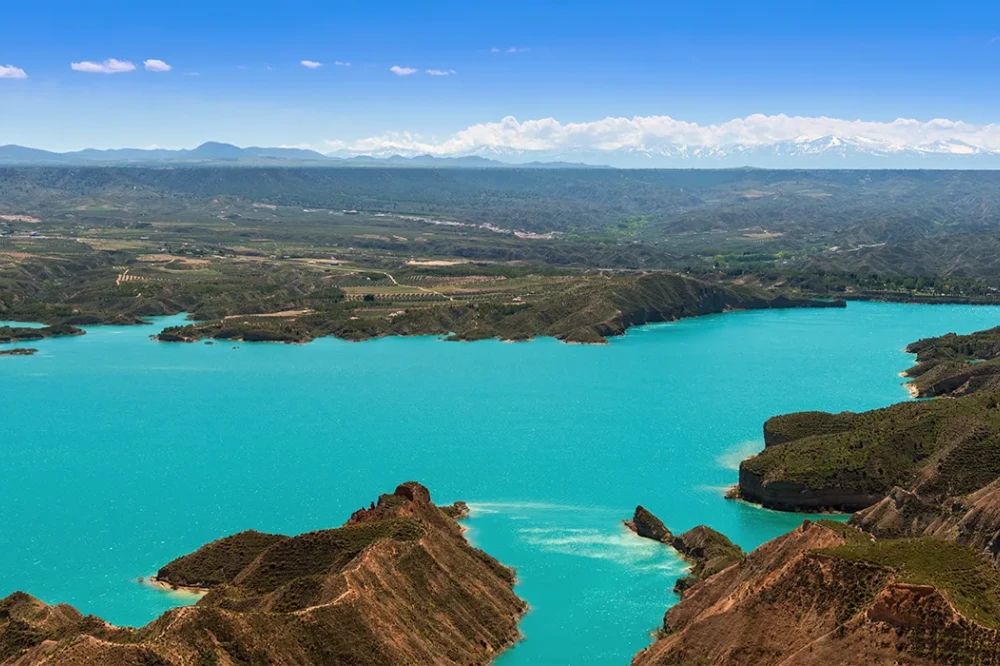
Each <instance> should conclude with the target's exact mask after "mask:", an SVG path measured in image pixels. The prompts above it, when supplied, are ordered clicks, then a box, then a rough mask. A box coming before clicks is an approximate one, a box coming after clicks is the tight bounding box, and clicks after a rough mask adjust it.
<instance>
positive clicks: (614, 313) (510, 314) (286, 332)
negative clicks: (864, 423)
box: [158, 272, 846, 343]
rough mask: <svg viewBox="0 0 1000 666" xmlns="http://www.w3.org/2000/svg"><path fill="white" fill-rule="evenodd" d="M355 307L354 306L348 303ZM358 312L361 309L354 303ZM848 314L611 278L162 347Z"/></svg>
mask: <svg viewBox="0 0 1000 666" xmlns="http://www.w3.org/2000/svg"><path fill="white" fill-rule="evenodd" d="M349 305H350V304H349ZM355 305H356V304H355ZM830 307H834V308H842V307H846V303H845V301H843V300H820V299H812V298H797V297H796V298H792V297H788V296H785V295H781V294H776V293H775V292H772V291H766V290H763V289H759V288H752V287H747V286H742V285H725V286H722V285H716V284H709V283H707V282H703V281H701V280H697V279H694V278H691V277H688V276H685V275H680V274H676V273H668V272H650V273H647V274H642V275H636V276H615V277H610V276H609V277H608V278H607V279H606V280H602V281H600V282H594V281H588V282H582V283H573V282H568V283H567V284H566V286H564V287H563V288H562V289H561V290H558V291H555V292H553V293H552V294H550V295H547V296H545V297H542V298H539V299H538V300H531V301H521V302H507V303H496V302H473V303H461V304H457V303H455V302H449V303H447V304H440V305H435V306H433V307H420V308H409V307H404V308H401V309H399V310H397V311H395V312H393V313H392V316H391V317H386V316H375V315H374V314H373V313H370V312H368V311H366V310H364V309H359V308H354V307H348V306H344V307H333V308H330V309H327V310H322V311H319V310H316V311H307V312H297V313H295V314H294V315H289V316H287V317H276V316H267V317H265V316H257V315H246V316H240V315H231V316H227V317H223V318H221V319H217V320H212V321H206V322H202V323H196V324H194V323H193V324H189V325H186V326H174V327H169V328H166V329H164V330H163V331H162V332H161V333H160V334H159V336H158V339H159V340H160V341H161V342H195V341H198V340H202V339H205V338H216V339H222V340H242V341H247V342H308V341H309V340H313V339H315V338H319V337H325V336H334V337H338V338H342V339H345V340H369V339H372V338H377V337H383V336H387V335H445V336H448V339H449V340H459V341H465V340H482V339H488V338H498V339H501V340H528V339H531V338H533V337H539V336H547V337H554V338H556V339H558V340H563V341H566V342H579V343H605V342H607V340H608V338H609V337H614V336H619V335H624V333H625V331H626V330H628V329H629V328H631V327H632V326H638V325H641V324H649V323H655V322H665V321H676V320H678V319H683V318H686V317H697V316H700V315H706V314H717V313H721V312H727V311H730V310H760V309H770V308H781V309H785V308H830Z"/></svg>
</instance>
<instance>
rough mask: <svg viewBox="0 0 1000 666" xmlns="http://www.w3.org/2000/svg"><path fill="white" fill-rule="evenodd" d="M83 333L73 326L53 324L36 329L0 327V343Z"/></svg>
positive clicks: (28, 327)
mask: <svg viewBox="0 0 1000 666" xmlns="http://www.w3.org/2000/svg"><path fill="white" fill-rule="evenodd" d="M84 333H86V331H84V330H83V329H82V328H78V327H76V326H74V325H73V324H54V325H52V326H42V327H37V328H36V327H30V326H0V343H3V342H25V341H29V340H44V339H45V338H55V337H62V336H70V335H83V334H84Z"/></svg>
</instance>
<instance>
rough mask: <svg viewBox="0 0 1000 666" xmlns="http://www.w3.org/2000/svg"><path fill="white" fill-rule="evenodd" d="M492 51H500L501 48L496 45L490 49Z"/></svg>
mask: <svg viewBox="0 0 1000 666" xmlns="http://www.w3.org/2000/svg"><path fill="white" fill-rule="evenodd" d="M490 53H500V49H499V48H498V47H496V46H494V47H493V48H491V49H490Z"/></svg>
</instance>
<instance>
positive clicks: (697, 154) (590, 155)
mask: <svg viewBox="0 0 1000 666" xmlns="http://www.w3.org/2000/svg"><path fill="white" fill-rule="evenodd" d="M130 164H134V165H155V164H164V165H177V166H183V165H189V166H197V165H213V166H218V165H232V166H267V165H274V166H383V167H385V166H389V167H439V168H446V167H464V168H504V167H518V168H586V167H591V168H592V167H615V168H739V167H760V168H777V169H781V168H812V169H1000V151H990V150H986V149H983V148H981V147H978V146H973V145H971V144H967V143H964V142H962V141H959V140H950V141H935V142H932V143H929V144H924V145H920V146H916V147H911V146H907V147H904V146H897V145H892V144H886V143H884V142H878V141H873V140H871V139H866V138H864V137H839V136H823V137H800V138H797V139H793V140H788V141H775V142H772V143H767V144H744V143H736V144H731V145H697V146H689V145H674V144H661V145H657V146H653V147H642V148H638V147H627V148H619V149H614V150H597V149H591V148H573V149H566V150H518V149H513V148H506V147H493V146H489V147H481V148H477V149H475V150H473V151H471V152H470V153H469V154H463V155H450V156H435V155H428V154H420V153H417V152H407V151H405V150H400V149H397V148H391V149H390V148H387V149H384V150H379V151H373V152H371V153H368V154H352V153H348V152H337V153H326V154H324V153H321V152H319V151H315V150H309V149H304V148H282V147H277V148H267V147H256V146H251V147H247V148H241V147H239V146H235V145H232V144H228V143H219V142H215V141H210V142H207V143H203V144H201V145H200V146H198V147H197V148H193V149H182V150H168V149H162V148H154V149H142V148H118V149H111V150H100V149H94V148H88V149H85V150H79V151H74V152H65V153H58V152H52V151H47V150H40V149H37V148H27V147H24V146H18V145H6V146H0V165H52V166H55V165H130Z"/></svg>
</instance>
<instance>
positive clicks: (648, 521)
mask: <svg viewBox="0 0 1000 666" xmlns="http://www.w3.org/2000/svg"><path fill="white" fill-rule="evenodd" d="M625 526H626V527H627V528H629V529H630V530H632V531H633V532H635V533H636V534H638V535H639V536H641V537H645V538H647V539H652V540H653V541H659V542H660V543H665V544H668V545H673V541H674V535H673V534H672V533H671V532H670V530H668V529H667V526H666V525H664V524H663V521H662V520H660V519H659V518H657V517H656V516H654V515H653V514H652V512H650V511H649V509H647V508H646V507H644V506H642V505H639V506H637V507H635V513H634V514H633V515H632V519H631V520H626V521H625Z"/></svg>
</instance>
